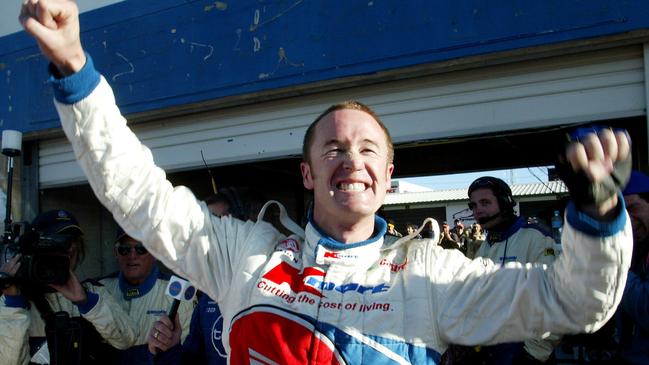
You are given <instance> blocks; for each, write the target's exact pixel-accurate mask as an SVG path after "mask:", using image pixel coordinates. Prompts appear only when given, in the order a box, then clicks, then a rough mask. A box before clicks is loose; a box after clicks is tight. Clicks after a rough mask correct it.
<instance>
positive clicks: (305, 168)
mask: <svg viewBox="0 0 649 365" xmlns="http://www.w3.org/2000/svg"><path fill="white" fill-rule="evenodd" d="M300 172H302V184H303V185H304V187H305V188H306V189H307V190H313V175H312V174H311V165H309V163H308V162H304V161H302V162H301V163H300Z"/></svg>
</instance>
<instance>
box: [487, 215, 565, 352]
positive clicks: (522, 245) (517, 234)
mask: <svg viewBox="0 0 649 365" xmlns="http://www.w3.org/2000/svg"><path fill="white" fill-rule="evenodd" d="M475 257H485V258H489V259H491V260H492V261H494V262H495V263H496V264H498V265H500V266H501V267H502V266H504V265H505V264H507V263H508V262H514V261H515V262H520V263H521V264H526V263H528V262H530V263H541V264H546V265H550V264H552V263H553V262H554V260H555V258H556V253H555V250H554V239H553V238H552V236H551V235H549V234H546V233H545V232H543V231H541V229H540V228H539V227H538V226H537V225H533V224H527V223H526V221H525V219H524V218H522V217H519V218H518V219H517V220H516V221H515V223H514V224H513V225H512V226H511V227H509V228H508V229H507V230H506V231H505V232H501V233H500V234H499V235H498V237H497V238H494V236H488V237H487V239H486V240H485V241H484V242H483V243H482V245H481V246H480V248H479V249H478V252H476V255H475ZM560 340H561V336H557V335H554V334H553V335H550V336H548V338H545V339H540V338H538V339H533V340H528V341H525V350H526V351H527V352H528V353H529V354H530V355H532V356H534V358H536V359H538V360H541V361H547V359H548V358H549V357H550V355H551V354H552V351H554V347H555V346H557V345H558V343H559V342H560Z"/></svg>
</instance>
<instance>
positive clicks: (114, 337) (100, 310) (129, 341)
mask: <svg viewBox="0 0 649 365" xmlns="http://www.w3.org/2000/svg"><path fill="white" fill-rule="evenodd" d="M88 286H89V285H88ZM88 297H89V301H92V302H91V303H90V305H88V307H87V308H82V307H80V308H79V311H80V312H81V315H82V316H83V317H84V318H85V319H87V320H88V321H89V322H90V323H92V325H93V326H94V327H95V329H97V332H99V334H100V335H101V337H102V338H103V339H104V340H106V341H107V342H108V343H110V344H111V345H112V346H113V347H115V348H117V349H120V350H125V349H127V348H129V347H131V346H135V345H136V344H137V339H138V336H139V330H140V329H138V328H136V327H135V326H134V322H133V321H132V320H130V319H129V316H128V314H126V313H125V312H124V311H123V310H122V309H121V307H120V306H119V304H118V303H117V302H116V301H115V299H114V298H113V296H112V295H111V294H110V293H109V292H108V291H107V290H106V289H105V288H104V287H101V286H96V287H91V291H89V293H88ZM93 304H94V305H93Z"/></svg>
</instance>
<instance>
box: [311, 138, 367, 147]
mask: <svg viewBox="0 0 649 365" xmlns="http://www.w3.org/2000/svg"><path fill="white" fill-rule="evenodd" d="M361 142H362V143H369V144H371V145H373V146H376V147H379V144H378V143H376V142H374V141H373V140H371V139H369V138H365V139H364V140H362V141H361ZM341 144H345V143H344V142H342V141H340V140H337V139H330V140H328V141H326V142H325V143H324V145H323V146H325V147H326V146H330V145H341Z"/></svg>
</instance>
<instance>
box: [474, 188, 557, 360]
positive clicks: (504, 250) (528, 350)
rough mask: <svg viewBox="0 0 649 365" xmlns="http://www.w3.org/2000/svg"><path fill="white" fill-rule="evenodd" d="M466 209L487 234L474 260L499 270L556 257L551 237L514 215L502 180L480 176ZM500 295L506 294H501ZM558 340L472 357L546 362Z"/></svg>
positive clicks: (481, 352) (482, 350)
mask: <svg viewBox="0 0 649 365" xmlns="http://www.w3.org/2000/svg"><path fill="white" fill-rule="evenodd" d="M468 195H469V208H470V209H471V210H472V211H473V216H474V218H475V220H476V221H477V222H478V223H479V224H480V225H481V226H482V227H483V228H485V229H486V230H487V231H488V232H489V233H488V234H487V238H486V240H485V241H484V243H483V244H482V245H481V246H480V248H479V249H478V251H477V252H476V254H475V257H485V258H489V259H491V260H493V261H494V262H496V263H497V264H499V265H500V266H501V267H504V266H505V265H506V264H507V263H508V262H520V263H523V264H526V263H541V264H546V265H550V264H552V262H554V260H555V258H556V256H555V252H554V239H553V238H552V234H551V233H550V232H547V231H546V230H545V229H543V228H542V227H541V226H539V225H536V224H530V223H528V222H527V220H526V219H524V218H523V217H519V216H518V215H516V212H515V211H514V208H515V207H516V201H514V197H513V196H512V190H511V188H510V187H509V185H507V183H505V182H504V181H503V180H501V179H499V178H496V177H492V176H483V177H480V178H478V179H476V180H475V181H473V183H471V185H470V186H469V191H468ZM503 295H509V294H508V293H503ZM558 342H559V337H557V336H554V335H551V336H550V337H549V338H546V339H543V340H542V339H538V340H528V341H525V342H524V343H505V344H499V345H494V346H486V347H481V348H479V351H478V352H476V353H475V354H471V356H473V357H477V358H479V359H480V360H479V361H480V362H481V363H486V364H499V365H501V364H533V363H543V362H546V361H547V360H548V359H549V357H550V355H551V354H552V352H553V350H554V347H555V346H556V345H557V344H558Z"/></svg>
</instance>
